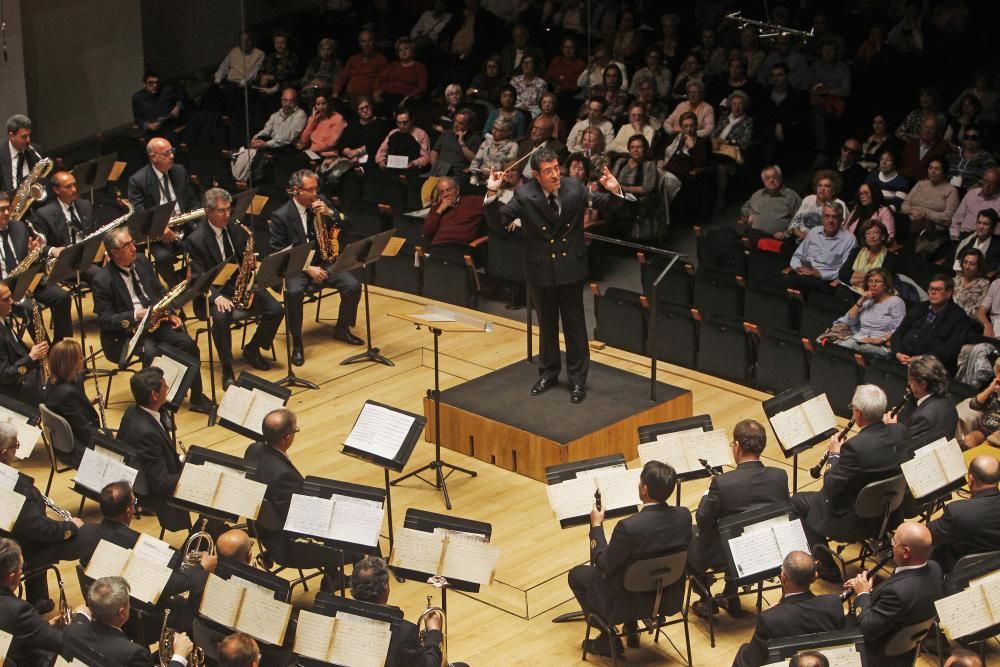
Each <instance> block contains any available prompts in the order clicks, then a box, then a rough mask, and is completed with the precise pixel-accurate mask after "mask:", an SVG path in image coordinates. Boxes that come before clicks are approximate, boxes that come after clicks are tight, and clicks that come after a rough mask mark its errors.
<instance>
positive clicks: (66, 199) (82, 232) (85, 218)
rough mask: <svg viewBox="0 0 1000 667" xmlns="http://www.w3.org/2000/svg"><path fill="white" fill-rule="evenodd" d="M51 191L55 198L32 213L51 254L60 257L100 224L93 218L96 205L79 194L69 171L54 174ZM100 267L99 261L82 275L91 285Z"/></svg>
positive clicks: (73, 177)
mask: <svg viewBox="0 0 1000 667" xmlns="http://www.w3.org/2000/svg"><path fill="white" fill-rule="evenodd" d="M52 192H53V193H54V194H55V197H53V199H52V201H48V202H46V203H45V204H44V205H42V206H40V207H38V208H32V210H31V215H32V216H33V217H34V220H35V228H36V229H37V230H38V232H39V233H40V234H42V235H44V236H45V240H46V242H47V243H48V245H49V250H48V254H49V256H50V257H58V256H59V253H61V252H62V251H63V249H64V248H65V247H66V246H70V245H73V244H74V243H77V242H79V241H82V240H83V239H84V238H86V237H87V236H88V235H89V234H91V233H92V232H93V231H95V230H96V229H97V228H98V225H97V221H96V220H95V219H94V205H93V204H91V203H90V202H89V201H87V200H86V199H81V198H80V197H79V196H78V195H77V191H76V177H75V176H73V174H71V173H70V172H68V171H57V172H56V173H55V174H53V175H52ZM100 268H101V267H100V265H98V264H91V265H90V266H88V267H87V268H86V269H85V270H84V271H83V273H82V275H81V276H80V277H81V278H82V279H83V281H84V282H85V283H87V284H88V285H89V284H90V281H92V280H93V279H94V276H96V275H97V272H98V271H99V270H100Z"/></svg>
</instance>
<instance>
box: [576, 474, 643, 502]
mask: <svg viewBox="0 0 1000 667" xmlns="http://www.w3.org/2000/svg"><path fill="white" fill-rule="evenodd" d="M641 474H642V468H633V469H632V470H624V469H618V470H614V471H608V472H605V473H604V474H603V475H601V476H599V477H597V487H598V488H599V489H600V490H601V506H602V507H603V508H604V509H606V510H613V509H618V508H620V507H631V508H632V509H635V508H636V507H638V506H639V505H641V504H642V500H641V499H640V498H639V475H641ZM590 500H591V504H593V501H594V498H593V494H591V499H590ZM587 511H588V512H589V511H590V510H589V509H588V510H587Z"/></svg>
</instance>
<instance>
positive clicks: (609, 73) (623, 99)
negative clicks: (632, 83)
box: [581, 65, 628, 125]
mask: <svg viewBox="0 0 1000 667" xmlns="http://www.w3.org/2000/svg"><path fill="white" fill-rule="evenodd" d="M621 77H622V73H621V70H620V69H618V68H617V67H616V66H615V65H608V66H607V67H605V68H604V79H603V80H602V82H601V84H600V85H598V86H594V87H592V88H591V89H590V99H593V98H595V97H600V98H601V99H603V100H604V101H605V103H606V104H607V108H606V109H605V110H604V117H605V118H607V119H608V120H610V121H611V122H612V123H613V124H615V125H618V124H619V123H621V121H622V117H623V116H624V114H625V111H626V108H627V105H628V95H627V94H626V93H625V91H624V90H622V85H621V83H622V81H621ZM587 105H588V103H587V102H584V106H583V108H581V111H584V112H585V111H586V110H587Z"/></svg>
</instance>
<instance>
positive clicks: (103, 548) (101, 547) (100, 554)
mask: <svg viewBox="0 0 1000 667" xmlns="http://www.w3.org/2000/svg"><path fill="white" fill-rule="evenodd" d="M131 555H132V550H131V549H125V548H123V547H120V546H118V545H117V544H115V543H113V542H108V541H107V540H101V541H100V542H98V543H97V548H96V549H94V555H93V556H91V557H90V562H89V563H88V564H87V569H86V570H85V572H86V574H87V576H88V577H90V578H91V579H100V578H101V577H117V576H119V575H121V573H122V570H124V569H125V565H126V564H127V563H128V559H129V557H130V556H131Z"/></svg>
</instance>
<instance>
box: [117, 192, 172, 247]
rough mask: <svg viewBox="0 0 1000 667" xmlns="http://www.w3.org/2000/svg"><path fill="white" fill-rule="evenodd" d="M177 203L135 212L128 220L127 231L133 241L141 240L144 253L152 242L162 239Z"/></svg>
mask: <svg viewBox="0 0 1000 667" xmlns="http://www.w3.org/2000/svg"><path fill="white" fill-rule="evenodd" d="M176 205H177V202H167V203H166V204H159V205H158V206H154V207H152V208H146V209H143V210H141V211H136V212H135V213H133V214H132V216H131V217H129V219H128V223H127V224H128V231H129V233H130V234H131V235H132V238H133V239H142V243H143V245H144V246H145V250H146V253H149V247H150V245H151V244H152V243H153V242H154V241H159V240H160V239H162V238H163V232H164V230H165V229H166V228H167V223H169V222H170V216H171V214H172V213H173V212H174V207H175V206H176Z"/></svg>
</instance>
